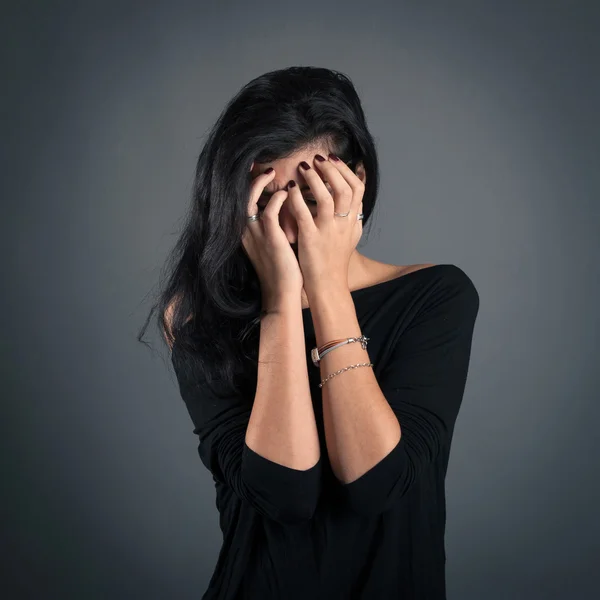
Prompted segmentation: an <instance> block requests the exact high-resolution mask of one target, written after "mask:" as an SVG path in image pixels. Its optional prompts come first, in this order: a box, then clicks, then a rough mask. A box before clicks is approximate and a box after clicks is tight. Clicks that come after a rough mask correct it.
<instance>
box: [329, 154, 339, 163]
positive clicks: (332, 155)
mask: <svg viewBox="0 0 600 600" xmlns="http://www.w3.org/2000/svg"><path fill="white" fill-rule="evenodd" d="M329 158H330V159H331V160H335V161H336V162H337V161H338V160H340V159H339V158H338V157H337V156H336V155H335V154H334V153H333V152H332V153H331V154H330V155H329Z"/></svg>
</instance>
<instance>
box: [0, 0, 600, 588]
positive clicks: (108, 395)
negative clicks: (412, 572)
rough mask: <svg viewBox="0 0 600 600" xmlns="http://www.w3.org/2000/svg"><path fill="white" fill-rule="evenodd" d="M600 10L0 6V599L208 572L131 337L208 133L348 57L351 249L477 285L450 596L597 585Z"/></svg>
mask: <svg viewBox="0 0 600 600" xmlns="http://www.w3.org/2000/svg"><path fill="white" fill-rule="evenodd" d="M597 7H598V4H597V3H595V2H568V1H564V2H543V3H542V2H516V1H511V2H508V1H506V0H505V1H503V2H494V1H493V0H488V1H478V2H475V1H473V2H464V1H460V2H452V3H450V2H438V3H432V2H420V3H419V2H410V3H409V2H394V3H392V2H389V3H380V2H368V3H359V2H346V3H339V4H337V5H335V6H333V5H332V4H331V3H325V2H303V3H291V2H290V3H266V2H238V3H231V2H230V3H224V4H221V5H218V4H217V3H216V2H213V3H211V4H210V6H208V5H204V6H203V5H202V3H200V2H196V3H191V2H190V3H171V2H169V3H167V2H163V3H161V4H158V3H150V2H146V3H142V2H137V3H133V2H106V1H104V2H96V3H87V2H75V3H73V2H71V3H66V2H58V1H53V2H22V3H11V4H10V6H9V5H8V4H6V5H5V6H4V7H3V18H2V20H1V21H2V22H1V33H2V44H3V50H4V52H3V53H2V61H3V67H4V68H3V73H4V78H3V83H4V85H3V86H2V87H3V92H2V99H1V102H2V117H3V119H2V121H3V128H2V130H3V133H2V142H3V144H2V146H3V150H2V215H3V216H2V226H3V227H2V229H3V235H2V236H1V239H2V244H3V249H4V250H3V258H4V259H3V261H2V263H3V269H4V277H3V281H4V286H3V293H2V307H3V310H2V363H1V364H2V379H3V385H2V390H3V393H2V397H3V402H2V407H3V409H4V410H5V416H4V418H3V419H2V425H3V430H4V435H3V442H4V443H5V444H6V446H5V449H4V451H3V452H2V466H3V474H4V478H3V482H4V485H3V492H4V493H3V499H2V517H3V525H2V528H3V531H2V536H1V544H2V550H3V557H2V560H3V563H2V564H3V570H4V575H3V579H4V581H3V584H2V585H3V591H4V594H3V596H4V597H6V598H9V597H10V598H61V599H65V598H85V599H86V600H87V599H96V598H97V599H104V598H107V599H109V598H110V599H119V600H120V599H125V598H157V599H162V598H178V599H192V598H200V597H201V595H202V592H203V591H204V590H205V588H206V586H207V584H208V580H209V577H210V575H211V573H212V570H213V568H214V566H215V562H216V558H217V553H218V550H219V545H220V532H219V529H218V515H217V511H216V508H215V500H214V488H213V485H212V479H211V477H210V474H209V473H208V471H206V470H205V469H204V467H203V465H202V464H201V462H200V460H199V457H198V455H197V453H196V445H197V438H196V437H195V436H194V435H193V434H192V424H191V421H190V420H189V417H188V415H187V412H186V410H185V407H184V405H183V402H182V401H181V399H180V397H179V395H178V389H177V387H176V385H175V379H174V376H173V375H172V373H171V372H170V371H169V365H168V362H165V356H166V354H165V353H164V351H161V353H158V352H157V353H156V354H154V355H153V354H152V353H151V352H150V351H149V350H148V349H147V348H146V347H144V346H143V345H141V344H140V343H139V342H137V341H136V339H135V334H136V332H137V330H138V328H139V326H140V325H141V323H142V322H143V319H144V318H145V316H146V311H147V310H148V309H149V307H150V301H149V298H146V295H147V294H148V292H151V291H152V290H153V286H154V285H155V283H156V281H157V280H158V276H159V272H160V268H161V266H162V261H163V259H164V257H165V255H166V253H167V251H168V249H169V248H170V247H171V246H172V245H173V243H174V241H175V239H176V236H177V232H178V230H179V226H180V224H181V219H182V216H183V215H184V213H185V211H186V210H187V206H188V200H189V195H190V186H191V182H192V178H193V170H194V167H195V162H196V159H197V155H198V152H199V150H200V147H201V144H202V140H203V138H202V136H203V134H204V133H205V131H206V129H207V128H208V127H210V125H211V124H212V123H213V121H214V120H215V118H216V117H217V115H218V114H219V112H220V111H221V109H222V108H223V106H224V104H225V103H226V102H227V101H228V100H229V98H230V97H231V96H232V95H233V94H234V93H236V92H237V90H238V89H239V88H240V87H241V86H242V85H243V84H245V83H246V82H247V81H249V80H250V79H251V78H253V77H255V76H257V75H260V74H262V73H264V72H266V71H268V70H271V69H275V68H281V67H286V66H290V65H294V64H304V65H316V66H327V67H332V68H336V69H339V70H342V71H344V72H345V73H347V74H348V75H350V77H351V78H352V79H353V81H354V82H355V84H356V86H357V88H358V91H359V94H360V95H361V98H362V100H363V102H364V107H365V110H366V112H367V117H368V122H369V126H370V128H371V130H372V133H373V134H374V136H375V138H376V140H377V143H378V147H379V151H380V159H381V175H382V185H381V192H380V196H379V207H378V209H377V211H376V213H375V215H374V219H373V223H372V225H371V227H370V228H368V227H367V228H366V229H365V232H366V233H368V232H370V234H369V235H366V234H365V237H364V239H363V242H362V244H361V245H360V246H359V247H360V249H361V251H362V252H363V253H365V254H367V255H368V256H370V257H373V258H377V259H379V260H383V261H385V262H390V263H394V264H412V263H419V262H435V263H442V262H444V263H446V262H449V263H454V264H456V265H459V266H460V267H461V268H463V269H464V270H465V271H466V272H467V273H468V274H469V276H470V277H471V278H472V280H473V281H474V283H475V285H476V286H477V289H478V290H479V294H480V299H481V308H480V313H479V317H478V322H477V324H476V328H475V336H474V341H473V353H472V361H471V368H470V372H469V380H468V383H467V389H466V392H465V397H464V403H463V408H462V411H461V413H460V415H459V418H458V421H457V425H456V430H455V437H454V445H453V452H452V455H451V459H450V467H449V472H448V479H447V493H448V524H447V534H446V547H447V553H448V563H447V581H448V598H449V599H454V600H457V599H461V600H470V599H482V598H485V599H486V600H495V599H510V600H516V599H521V598H523V599H528V600H531V599H537V598H544V599H545V598H548V599H551V598H564V599H569V600H570V599H573V598H577V599H587V598H597V597H598V586H599V581H598V580H599V578H598V567H599V566H600V518H599V516H598V506H599V505H600V493H599V482H598V473H600V465H599V463H600V460H599V452H598V446H597V439H598V434H597V432H598V426H599V425H598V424H599V423H600V410H599V408H598V406H599V394H598V389H599V384H600V381H599V379H600V378H599V375H598V373H599V368H598V367H599V366H600V365H599V360H598V334H599V318H598V305H599V304H600V290H599V281H600V272H599V271H600V269H599V267H598V259H599V252H598V250H599V238H600V235H599V234H600V227H599V223H600V219H599V204H598V192H599V191H600V176H599V172H600V170H599V165H600V141H599V135H598V127H599V123H598V107H599V105H600V93H599V92H600V89H599V87H600V86H599V79H598V71H599V60H598V57H599V56H600V44H599V41H598V31H599V23H600V19H599V12H600V11H599V8H597ZM367 242H368V243H367ZM151 339H152V340H153V343H154V344H155V347H156V348H159V346H157V345H156V344H158V342H159V339H158V337H157V335H156V334H154V335H153V336H151ZM9 589H10V590H12V591H11V592H10V593H9V594H7V592H8V590H9Z"/></svg>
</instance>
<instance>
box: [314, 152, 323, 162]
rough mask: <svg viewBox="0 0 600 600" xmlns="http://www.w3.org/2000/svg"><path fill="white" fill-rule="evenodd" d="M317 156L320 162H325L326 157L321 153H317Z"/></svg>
mask: <svg viewBox="0 0 600 600" xmlns="http://www.w3.org/2000/svg"><path fill="white" fill-rule="evenodd" d="M315 158H316V159H317V160H318V161H319V162H323V161H324V160H325V159H324V158H323V157H322V156H321V155H320V154H315Z"/></svg>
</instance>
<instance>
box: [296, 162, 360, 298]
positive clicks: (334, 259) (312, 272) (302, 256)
mask: <svg viewBox="0 0 600 600" xmlns="http://www.w3.org/2000/svg"><path fill="white" fill-rule="evenodd" d="M317 157H320V155H319V154H317V155H316V156H315V160H314V162H313V167H311V168H309V169H305V168H303V166H302V165H299V167H298V168H299V170H300V172H301V173H302V175H303V177H304V179H305V180H306V183H307V184H308V185H309V187H310V189H311V192H312V194H313V196H314V198H315V200H316V201H317V215H316V216H315V217H313V215H312V213H311V211H310V209H309V208H308V206H307V205H306V202H305V201H304V198H303V196H302V192H301V191H300V188H299V186H298V185H297V184H296V185H295V186H292V187H289V186H288V198H287V200H288V201H289V202H290V205H291V211H292V213H293V215H294V217H295V219H296V222H297V223H298V263H299V265H300V269H301V270H302V277H303V279H304V290H305V292H306V294H307V296H308V297H310V296H311V295H312V294H313V293H314V292H315V290H316V289H318V287H319V286H328V285H342V286H347V285H348V265H349V263H350V256H351V255H352V253H353V252H354V249H355V248H356V246H357V244H358V242H359V241H360V238H361V236H362V220H357V215H358V213H360V212H362V208H363V203H362V198H363V194H364V191H365V185H364V184H363V182H362V181H361V180H360V179H359V178H358V177H357V175H356V174H355V173H354V172H353V171H352V169H351V168H350V167H349V166H348V165H347V164H346V163H344V162H343V161H342V160H341V159H338V160H334V159H333V158H332V157H333V155H331V154H330V155H329V160H327V159H324V160H319V159H318V158H317ZM321 158H322V157H321ZM322 177H323V178H324V179H325V180H326V181H327V182H328V183H329V186H330V188H331V189H332V191H331V192H329V190H328V189H327V187H326V186H325V182H324V181H323V178H322ZM334 212H336V213H342V214H345V213H348V212H349V214H348V216H346V217H341V216H338V215H334V214H333V213H334Z"/></svg>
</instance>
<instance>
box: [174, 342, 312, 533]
mask: <svg viewBox="0 0 600 600" xmlns="http://www.w3.org/2000/svg"><path fill="white" fill-rule="evenodd" d="M171 358H172V363H173V366H174V368H175V374H176V376H177V380H178V383H179V388H180V393H181V397H182V398H183V400H184V402H185V404H186V407H187V409H188V412H189V414H190V417H191V419H192V422H193V424H194V430H193V432H194V434H196V435H197V436H198V438H199V444H198V454H199V456H200V459H201V461H202V463H203V464H204V466H205V467H206V468H207V469H208V470H209V471H210V472H211V473H212V476H213V480H214V481H215V482H219V483H221V484H224V485H226V486H228V487H229V488H230V489H231V490H233V492H234V493H235V494H236V495H237V496H238V497H239V498H240V499H242V500H244V501H246V502H248V503H249V504H250V505H251V506H252V507H253V508H254V509H255V510H256V511H257V512H258V513H260V514H261V515H263V516H265V517H268V518H270V519H272V520H274V521H277V522H279V523H282V524H283V523H285V524H292V523H296V522H301V521H304V520H308V519H310V518H311V517H312V516H313V514H314V511H315V509H316V505H317V502H318V498H319V495H320V488H321V467H322V461H321V458H319V461H318V462H317V463H316V464H315V465H313V466H312V467H311V468H310V469H307V470H304V471H302V470H297V469H292V468H290V467H287V466H285V465H282V464H279V463H276V462H274V461H271V460H269V459H268V458H266V457H264V456H261V455H260V454H258V453H256V452H255V451H254V450H252V449H251V448H250V447H249V446H248V445H247V444H246V441H245V440H246V430H247V428H248V422H249V420H250V414H251V411H252V402H253V398H252V399H249V398H243V397H238V396H225V397H219V396H217V395H216V394H214V392H213V391H212V390H211V389H210V388H209V387H208V385H206V384H205V383H204V382H201V381H199V377H198V376H196V377H192V376H190V375H189V374H187V370H186V369H182V368H180V365H179V361H178V360H177V345H176V344H175V345H174V346H173V351H172V354H171ZM213 387H215V386H214V384H213Z"/></svg>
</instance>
